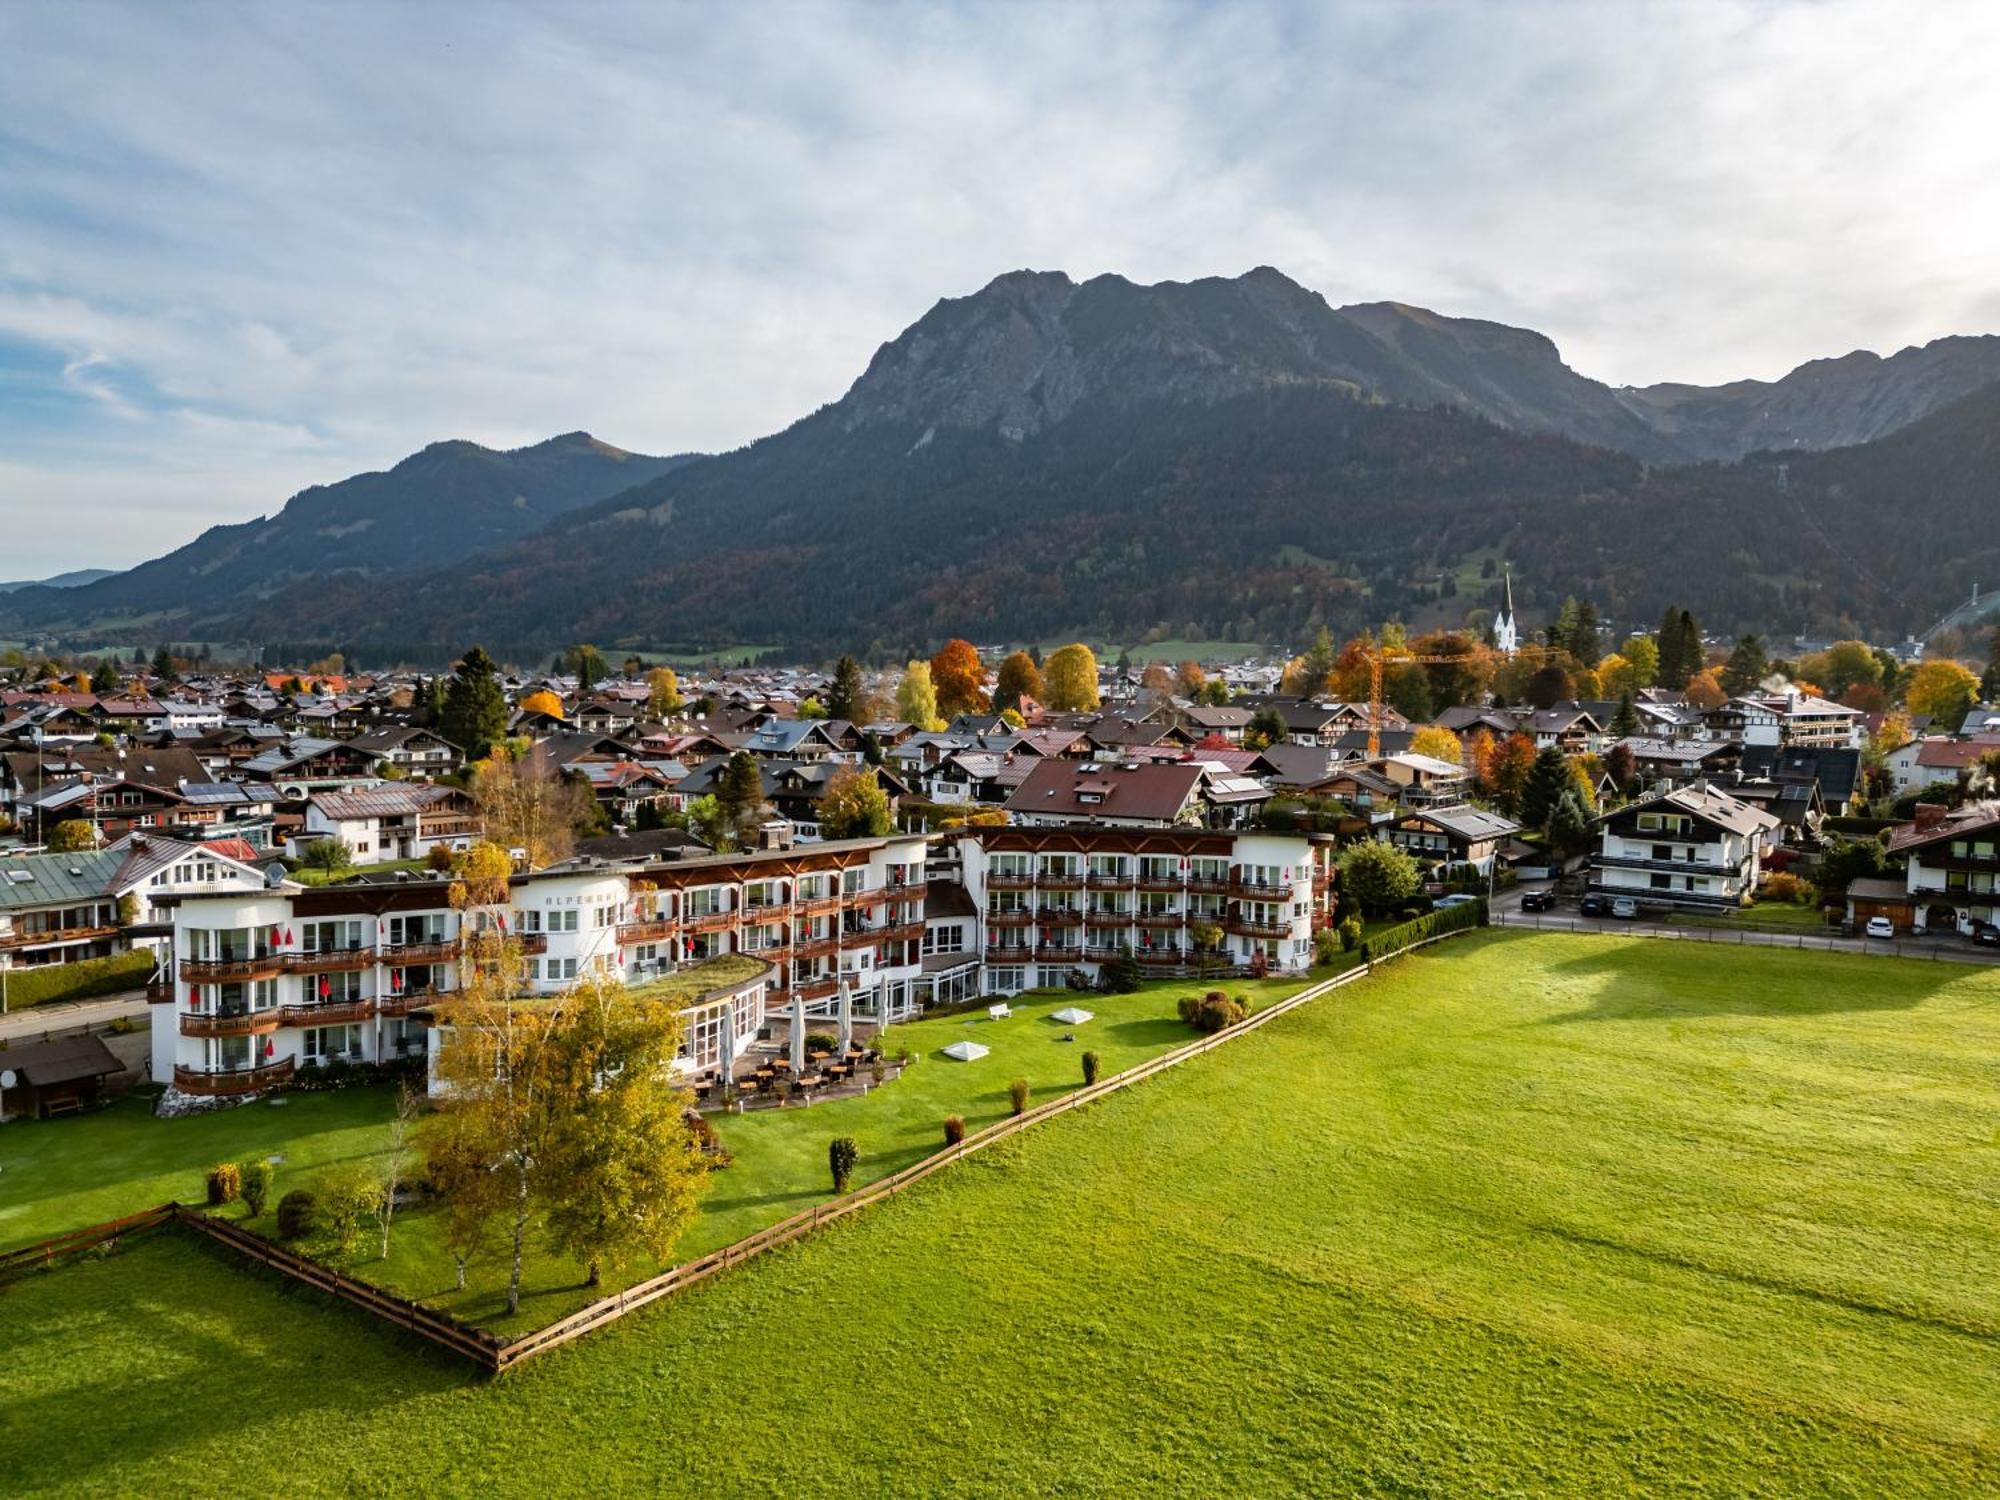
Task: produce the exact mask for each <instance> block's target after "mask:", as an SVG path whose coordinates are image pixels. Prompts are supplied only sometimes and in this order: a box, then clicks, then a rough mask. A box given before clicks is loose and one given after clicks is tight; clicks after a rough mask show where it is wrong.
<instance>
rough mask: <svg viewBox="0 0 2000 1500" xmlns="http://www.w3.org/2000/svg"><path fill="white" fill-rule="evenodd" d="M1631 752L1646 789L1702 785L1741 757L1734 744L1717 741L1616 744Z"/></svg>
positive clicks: (1629, 741)
mask: <svg viewBox="0 0 2000 1500" xmlns="http://www.w3.org/2000/svg"><path fill="white" fill-rule="evenodd" d="M1616 745H1623V746H1625V747H1626V748H1627V749H1628V750H1630V751H1631V752H1632V769H1633V771H1634V773H1635V774H1636V775H1637V776H1638V778H1639V780H1640V781H1641V782H1643V783H1646V784H1647V785H1651V784H1654V783H1656V782H1661V781H1665V782H1675V783H1678V782H1688V781H1699V780H1702V779H1703V778H1705V777H1716V776H1720V775H1722V774H1723V773H1725V772H1726V771H1728V770H1730V769H1732V768H1733V767H1734V766H1735V764H1736V762H1737V758H1738V755H1739V749H1738V747H1737V746H1735V745H1733V744H1729V743H1726V742H1723V741H1718V740H1661V739H1651V738H1647V737H1644V736H1640V735H1632V736H1628V737H1627V738H1625V739H1622V740H1618V741H1616V742H1615V744H1614V746H1613V748H1616Z"/></svg>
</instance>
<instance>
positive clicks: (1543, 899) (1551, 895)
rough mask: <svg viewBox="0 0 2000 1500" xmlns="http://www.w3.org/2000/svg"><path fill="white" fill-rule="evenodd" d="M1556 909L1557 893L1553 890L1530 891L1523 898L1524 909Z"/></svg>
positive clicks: (1522, 905)
mask: <svg viewBox="0 0 2000 1500" xmlns="http://www.w3.org/2000/svg"><path fill="white" fill-rule="evenodd" d="M1555 909H1556V893H1555V892H1554V891H1552V890H1549V891H1529V892H1528V894H1527V895H1525V896H1523V897H1522V898H1521V910H1522V911H1554V910H1555Z"/></svg>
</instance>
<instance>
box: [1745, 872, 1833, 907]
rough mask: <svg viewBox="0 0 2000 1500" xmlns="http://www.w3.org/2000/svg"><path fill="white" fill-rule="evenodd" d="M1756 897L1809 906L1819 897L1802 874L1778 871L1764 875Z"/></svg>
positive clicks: (1811, 884)
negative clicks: (1774, 873)
mask: <svg viewBox="0 0 2000 1500" xmlns="http://www.w3.org/2000/svg"><path fill="white" fill-rule="evenodd" d="M1757 899H1758V900H1759V901H1776V902H1782V903H1784V904H1785V905H1788V906H1810V905H1812V903H1813V902H1814V901H1816V900H1818V899H1819V892H1818V891H1817V890H1815V889H1814V888H1813V883H1812V882H1811V881H1810V880H1807V879H1806V878H1805V877H1804V876H1802V875H1787V874H1784V873H1782V872H1780V873H1779V874H1776V875H1770V876H1767V877H1765V880H1764V884H1763V885H1762V886H1761V887H1759V888H1758V891H1757Z"/></svg>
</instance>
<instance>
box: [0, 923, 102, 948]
mask: <svg viewBox="0 0 2000 1500" xmlns="http://www.w3.org/2000/svg"><path fill="white" fill-rule="evenodd" d="M117 931H118V929H117V928H116V927H115V926H98V927H46V928H43V929H41V930H39V931H30V932H23V931H21V930H19V929H16V930H15V931H13V932H10V933H8V934H7V935H6V936H5V937H0V948H35V947H40V946H41V945H42V944H44V943H87V942H91V941H93V940H95V939H97V938H106V937H112V936H114V935H116V933H117Z"/></svg>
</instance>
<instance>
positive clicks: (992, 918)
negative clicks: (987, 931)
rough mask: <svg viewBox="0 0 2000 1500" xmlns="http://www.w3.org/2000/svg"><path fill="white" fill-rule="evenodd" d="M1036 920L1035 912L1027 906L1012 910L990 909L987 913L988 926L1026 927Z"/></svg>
mask: <svg viewBox="0 0 2000 1500" xmlns="http://www.w3.org/2000/svg"><path fill="white" fill-rule="evenodd" d="M1034 920H1035V914H1034V913H1033V912H1031V911H1029V910H1028V909H1027V908H1026V907H1021V908H1018V909H1016V910H1012V911H989V912H988V913H987V914H986V925H987V926H988V927H1026V926H1028V925H1030V924H1031V923H1032V922H1033V921H1034Z"/></svg>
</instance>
